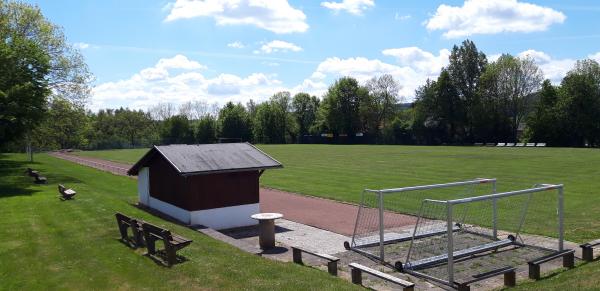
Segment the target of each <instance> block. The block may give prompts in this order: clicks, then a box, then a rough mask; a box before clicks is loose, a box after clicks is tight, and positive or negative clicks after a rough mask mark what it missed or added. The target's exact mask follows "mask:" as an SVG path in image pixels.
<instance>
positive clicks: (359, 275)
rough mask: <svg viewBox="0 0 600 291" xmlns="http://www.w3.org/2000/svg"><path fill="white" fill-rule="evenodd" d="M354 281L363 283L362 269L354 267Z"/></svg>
mask: <svg viewBox="0 0 600 291" xmlns="http://www.w3.org/2000/svg"><path fill="white" fill-rule="evenodd" d="M351 273H352V283H354V284H358V285H361V284H362V271H361V270H360V269H357V268H353V269H352V271H351Z"/></svg>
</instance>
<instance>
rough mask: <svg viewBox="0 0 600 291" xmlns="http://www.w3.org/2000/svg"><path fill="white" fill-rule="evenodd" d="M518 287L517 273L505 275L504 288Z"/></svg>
mask: <svg viewBox="0 0 600 291" xmlns="http://www.w3.org/2000/svg"><path fill="white" fill-rule="evenodd" d="M515 285H517V276H516V273H515V271H511V272H507V273H504V286H507V287H514V286H515Z"/></svg>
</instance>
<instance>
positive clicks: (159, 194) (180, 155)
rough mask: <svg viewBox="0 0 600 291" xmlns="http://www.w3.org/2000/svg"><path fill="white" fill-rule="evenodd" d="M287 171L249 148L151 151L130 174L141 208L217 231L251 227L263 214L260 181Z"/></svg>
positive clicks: (244, 145) (230, 146) (218, 146)
mask: <svg viewBox="0 0 600 291" xmlns="http://www.w3.org/2000/svg"><path fill="white" fill-rule="evenodd" d="M281 167H283V166H282V165H281V164H280V163H279V162H278V161H276V160H275V159H273V158H272V157H270V156H269V155H267V154H265V153H264V152H262V151H261V150H259V149H257V148H256V147H254V146H253V145H251V144H249V143H226V144H200V145H181V144H178V145H166V146H154V147H153V148H151V149H150V150H149V151H148V152H147V153H146V154H145V155H144V156H143V157H142V158H141V159H140V160H139V161H138V162H137V163H136V164H135V165H133V167H131V169H129V171H128V172H127V174H128V175H131V176H138V195H139V203H140V204H143V205H145V206H147V207H149V208H152V209H155V210H158V211H160V212H162V213H164V214H167V215H169V216H171V217H173V218H175V219H177V220H179V221H181V222H183V223H186V224H190V225H198V224H199V225H204V226H208V227H211V228H214V229H225V228H231V227H239V226H247V225H252V224H255V223H256V221H255V220H253V219H251V218H250V215H252V214H255V213H258V212H259V178H260V176H261V174H262V173H263V172H264V171H265V170H266V169H272V168H281Z"/></svg>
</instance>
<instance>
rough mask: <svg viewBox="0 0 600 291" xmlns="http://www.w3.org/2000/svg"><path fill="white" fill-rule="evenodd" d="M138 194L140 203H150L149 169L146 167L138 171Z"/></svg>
mask: <svg viewBox="0 0 600 291" xmlns="http://www.w3.org/2000/svg"><path fill="white" fill-rule="evenodd" d="M138 195H139V200H140V203H142V204H144V205H150V169H148V168H147V167H144V168H141V169H140V171H139V172H138Z"/></svg>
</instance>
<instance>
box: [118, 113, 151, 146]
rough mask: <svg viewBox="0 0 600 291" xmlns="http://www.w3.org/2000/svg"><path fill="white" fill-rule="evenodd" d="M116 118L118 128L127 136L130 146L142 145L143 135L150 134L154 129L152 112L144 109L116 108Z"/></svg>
mask: <svg viewBox="0 0 600 291" xmlns="http://www.w3.org/2000/svg"><path fill="white" fill-rule="evenodd" d="M115 118H116V124H115V126H117V130H118V131H119V133H120V134H121V135H122V136H124V137H126V138H127V140H128V141H129V146H130V147H135V146H136V145H140V144H141V139H142V137H144V136H146V135H148V134H150V132H151V131H152V130H153V122H152V119H151V118H150V114H149V113H146V112H144V111H142V110H138V111H136V110H130V109H129V108H126V109H123V108H120V109H117V110H115Z"/></svg>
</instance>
